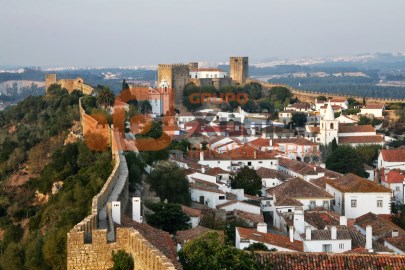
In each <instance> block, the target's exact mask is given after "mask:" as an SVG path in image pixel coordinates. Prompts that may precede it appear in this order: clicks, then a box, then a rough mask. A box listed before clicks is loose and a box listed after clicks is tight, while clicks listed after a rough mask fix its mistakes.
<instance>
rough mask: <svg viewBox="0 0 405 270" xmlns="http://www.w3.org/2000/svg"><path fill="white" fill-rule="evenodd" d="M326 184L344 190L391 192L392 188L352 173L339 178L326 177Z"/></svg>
mask: <svg viewBox="0 0 405 270" xmlns="http://www.w3.org/2000/svg"><path fill="white" fill-rule="evenodd" d="M325 182H326V184H328V185H330V186H332V187H334V188H336V189H337V190H340V191H342V192H391V190H390V189H388V188H386V187H383V186H381V185H379V184H377V183H374V182H372V181H369V180H366V179H364V178H362V177H360V176H357V175H355V174H352V173H348V174H345V175H344V176H342V177H340V178H338V179H334V180H332V179H326V180H325Z"/></svg>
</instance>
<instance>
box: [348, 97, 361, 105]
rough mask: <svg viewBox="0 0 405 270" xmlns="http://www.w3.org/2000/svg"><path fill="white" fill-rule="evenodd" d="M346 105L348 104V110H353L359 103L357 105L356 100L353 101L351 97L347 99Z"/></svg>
mask: <svg viewBox="0 0 405 270" xmlns="http://www.w3.org/2000/svg"><path fill="white" fill-rule="evenodd" d="M347 103H348V104H349V108H353V107H354V106H358V105H360V103H358V102H357V100H355V99H354V98H352V97H349V98H348V99H347Z"/></svg>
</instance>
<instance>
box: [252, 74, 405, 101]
mask: <svg viewBox="0 0 405 270" xmlns="http://www.w3.org/2000/svg"><path fill="white" fill-rule="evenodd" d="M248 82H257V83H260V84H261V85H262V86H263V87H264V88H266V89H270V88H272V87H276V86H282V87H286V88H288V89H289V90H290V91H291V93H292V94H293V95H294V96H295V97H297V98H298V99H299V100H300V101H301V102H312V103H313V102H315V98H317V97H318V96H326V97H332V98H337V99H339V98H341V99H348V98H349V97H352V98H354V99H355V100H357V101H359V102H362V101H363V97H359V96H353V95H345V94H333V93H322V92H316V91H304V90H300V89H296V88H293V87H291V86H289V85H286V84H273V83H269V82H264V81H258V80H254V79H248ZM366 101H367V103H376V104H385V103H395V102H405V99H391V98H373V97H366Z"/></svg>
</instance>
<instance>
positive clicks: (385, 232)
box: [354, 212, 405, 238]
mask: <svg viewBox="0 0 405 270" xmlns="http://www.w3.org/2000/svg"><path fill="white" fill-rule="evenodd" d="M354 225H357V226H359V227H360V228H362V229H363V230H365V229H366V227H367V225H370V226H371V227H372V228H373V230H372V231H373V236H375V237H377V238H382V237H390V236H391V235H392V231H393V230H398V232H399V234H400V235H405V231H404V230H403V229H401V228H400V227H399V226H397V225H396V224H394V223H392V222H391V221H389V220H386V219H384V218H382V217H380V216H378V215H376V214H374V213H371V212H369V213H367V214H364V215H362V216H360V217H358V218H356V219H355V222H354Z"/></svg>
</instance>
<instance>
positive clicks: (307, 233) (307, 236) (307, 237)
mask: <svg viewBox="0 0 405 270" xmlns="http://www.w3.org/2000/svg"><path fill="white" fill-rule="evenodd" d="M305 240H311V227H310V226H306V227H305Z"/></svg>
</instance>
